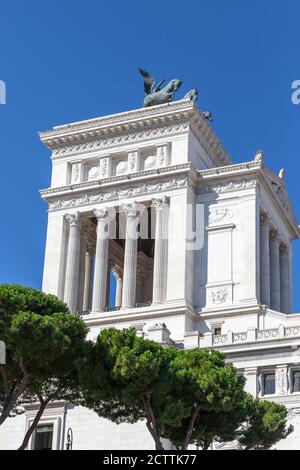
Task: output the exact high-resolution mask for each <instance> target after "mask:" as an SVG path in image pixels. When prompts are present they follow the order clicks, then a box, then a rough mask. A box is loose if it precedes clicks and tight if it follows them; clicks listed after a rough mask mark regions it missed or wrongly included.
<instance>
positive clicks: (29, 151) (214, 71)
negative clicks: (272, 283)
mask: <svg viewBox="0 0 300 470" xmlns="http://www.w3.org/2000/svg"><path fill="white" fill-rule="evenodd" d="M299 13H300V6H299V2H298V0H285V1H283V0H282V1H275V0H251V1H250V0H249V1H246V0H244V1H241V0H226V1H224V0H210V1H209V2H208V1H207V0H195V1H189V0H186V1H185V2H182V1H177V0H173V1H172V2H171V1H169V0H168V1H157V0H152V1H151V2H141V1H138V0H128V1H124V0H123V1H116V0H110V1H109V2H108V1H106V2H104V1H99V0H85V1H84V2H82V1H74V0H73V1H71V0H51V1H44V2H41V1H37V0H27V1H26V2H25V1H22V0H20V1H15V0H10V1H8V0H2V2H1V6H0V18H1V27H0V65H1V66H0V80H4V81H5V82H6V85H7V104H6V105H0V156H1V198H0V204H1V226H2V230H1V233H0V282H10V283H11V282H14V283H20V284H25V285H31V286H34V287H36V288H40V286H41V275H42V266H43V256H44V246H45V234H46V221H47V212H46V205H45V204H44V203H43V201H42V200H41V199H40V197H39V194H38V190H39V189H41V188H46V187H48V186H49V182H50V169H51V167H50V158H49V157H50V155H49V151H48V150H47V149H46V148H44V147H43V145H42V144H41V143H40V142H39V139H38V136H37V131H39V130H44V129H48V128H50V127H52V126H53V125H58V124H62V123H67V122H71V121H76V120H82V119H89V118H92V117H95V116H101V115H105V114H112V113H115V112H120V111H125V110H128V109H134V108H137V107H140V105H141V103H142V100H143V91H142V82H141V77H140V76H139V74H138V71H137V69H138V67H144V68H146V69H149V70H150V71H151V72H152V74H153V75H155V76H156V77H157V78H166V79H171V78H174V77H176V78H180V79H182V80H183V81H184V89H183V91H187V90H189V89H190V88H193V87H197V88H198V89H199V92H200V98H199V105H200V107H201V108H202V109H211V110H212V111H213V114H214V117H215V120H214V122H213V127H214V129H215V131H216V133H217V135H218V136H219V137H220V139H221V140H222V142H223V143H224V145H225V147H226V149H227V150H228V151H229V153H230V154H231V156H232V157H233V159H234V160H235V161H237V162H242V161H248V160H251V159H252V158H253V155H254V153H255V152H256V150H258V149H260V148H263V149H264V151H265V159H266V163H267V164H268V165H269V166H270V167H271V168H272V169H273V170H274V171H275V172H278V171H279V170H280V169H281V168H282V167H285V168H286V170H287V187H288V190H289V194H290V198H291V200H292V202H293V204H294V207H295V210H296V214H297V216H298V219H299V220H300V198H299V171H300V163H299V156H298V153H299V149H300V133H299V122H300V121H299V118H300V105H298V106H295V105H293V104H292V103H291V83H292V82H293V81H294V80H296V79H300V70H299V62H298V61H297V59H298V57H299V52H298V50H297V45H298V44H299V35H300V33H299V24H298V23H299ZM299 260H300V242H296V243H295V244H294V309H295V310H296V311H300V289H299V283H300V263H299Z"/></svg>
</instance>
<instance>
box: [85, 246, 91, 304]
mask: <svg viewBox="0 0 300 470" xmlns="http://www.w3.org/2000/svg"><path fill="white" fill-rule="evenodd" d="M91 274H92V256H91V254H90V253H89V252H88V251H87V252H86V254H85V277H84V289H83V310H84V311H87V310H89V309H90V292H91V282H92V278H91Z"/></svg>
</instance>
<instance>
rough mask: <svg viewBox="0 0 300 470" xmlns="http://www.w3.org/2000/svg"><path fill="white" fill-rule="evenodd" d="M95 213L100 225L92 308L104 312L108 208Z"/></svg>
mask: <svg viewBox="0 0 300 470" xmlns="http://www.w3.org/2000/svg"><path fill="white" fill-rule="evenodd" d="M94 214H95V216H96V217H97V220H98V225H97V242H96V256H95V269H94V285H93V301H92V310H93V311H96V312H97V311H98V312H103V311H104V310H105V306H106V284H107V267H108V232H106V231H105V228H106V226H107V224H108V220H107V211H106V210H95V211H94Z"/></svg>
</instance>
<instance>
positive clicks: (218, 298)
mask: <svg viewBox="0 0 300 470" xmlns="http://www.w3.org/2000/svg"><path fill="white" fill-rule="evenodd" d="M227 297H228V289H227V287H222V288H221V289H216V290H211V291H210V298H211V301H212V303H213V304H223V303H225V302H226V300H227Z"/></svg>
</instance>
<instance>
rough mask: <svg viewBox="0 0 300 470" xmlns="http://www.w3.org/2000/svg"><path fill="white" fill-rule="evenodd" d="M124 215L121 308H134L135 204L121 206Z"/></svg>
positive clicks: (136, 222)
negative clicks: (124, 233)
mask: <svg viewBox="0 0 300 470" xmlns="http://www.w3.org/2000/svg"><path fill="white" fill-rule="evenodd" d="M123 209H124V210H125V213H126V241H125V255H124V276H123V293H122V308H132V307H134V306H135V295H136V266H137V240H138V235H139V234H138V232H137V226H138V222H139V217H138V211H137V204H136V203H132V204H127V205H126V206H123Z"/></svg>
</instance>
